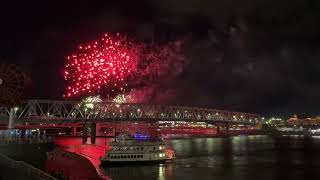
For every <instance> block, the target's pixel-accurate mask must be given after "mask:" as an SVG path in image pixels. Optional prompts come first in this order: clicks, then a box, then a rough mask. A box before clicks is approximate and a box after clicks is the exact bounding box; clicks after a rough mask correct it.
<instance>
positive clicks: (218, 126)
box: [216, 123, 220, 135]
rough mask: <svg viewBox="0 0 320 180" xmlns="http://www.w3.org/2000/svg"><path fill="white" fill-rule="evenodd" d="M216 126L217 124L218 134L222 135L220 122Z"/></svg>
mask: <svg viewBox="0 0 320 180" xmlns="http://www.w3.org/2000/svg"><path fill="white" fill-rule="evenodd" d="M216 126H217V135H220V124H219V123H217V124H216Z"/></svg>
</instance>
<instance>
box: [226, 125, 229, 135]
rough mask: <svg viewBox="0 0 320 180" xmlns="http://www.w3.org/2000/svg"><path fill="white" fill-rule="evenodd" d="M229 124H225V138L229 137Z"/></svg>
mask: <svg viewBox="0 0 320 180" xmlns="http://www.w3.org/2000/svg"><path fill="white" fill-rule="evenodd" d="M229 129H230V124H229V123H226V136H229V135H230V131H229Z"/></svg>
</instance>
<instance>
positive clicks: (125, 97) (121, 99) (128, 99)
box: [112, 94, 132, 104]
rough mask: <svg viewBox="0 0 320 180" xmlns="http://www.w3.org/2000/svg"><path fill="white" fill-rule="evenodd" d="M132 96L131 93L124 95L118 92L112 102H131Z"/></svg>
mask: <svg viewBox="0 0 320 180" xmlns="http://www.w3.org/2000/svg"><path fill="white" fill-rule="evenodd" d="M131 100H132V99H131V96H130V95H124V94H118V95H117V96H116V97H115V98H114V99H113V100H112V102H114V103H117V104H122V103H129V102H131Z"/></svg>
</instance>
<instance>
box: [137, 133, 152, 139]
mask: <svg viewBox="0 0 320 180" xmlns="http://www.w3.org/2000/svg"><path fill="white" fill-rule="evenodd" d="M133 137H134V139H136V140H141V139H149V138H150V135H146V134H140V133H135V134H133Z"/></svg>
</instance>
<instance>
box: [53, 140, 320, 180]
mask: <svg viewBox="0 0 320 180" xmlns="http://www.w3.org/2000/svg"><path fill="white" fill-rule="evenodd" d="M108 141H110V139H107V142H108ZM97 142H98V143H97V146H92V145H87V146H86V147H84V146H81V148H79V147H77V144H80V143H81V140H80V139H60V140H58V142H57V143H58V144H63V145H64V146H65V147H68V148H69V150H71V151H78V153H81V154H84V155H86V156H87V157H89V158H90V159H91V160H92V162H93V164H95V166H96V167H97V169H98V171H99V172H100V173H101V174H103V175H104V177H105V178H106V179H131V180H135V179H137V180H138V179H139V180H141V179H160V180H162V179H169V180H171V179H199V180H200V179H201V180H206V179H208V180H209V179H210V180H212V179H217V180H231V179H232V180H233V179H236V180H242V179H243V180H247V179H254V180H257V179H258V180H270V179H281V180H284V179H290V180H298V179H299V180H300V179H301V180H303V179H320V138H316V137H313V138H303V137H290V138H289V137H288V138H287V137H285V138H278V139H273V138H270V137H267V136H237V137H230V138H190V139H174V140H167V141H166V142H167V146H169V147H172V148H174V149H175V150H176V155H177V159H176V160H175V162H174V163H172V164H165V165H153V166H133V167H117V168H100V167H99V162H98V157H99V156H100V154H102V153H103V150H102V149H103V148H102V147H100V146H104V139H99V140H98V141H97Z"/></svg>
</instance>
